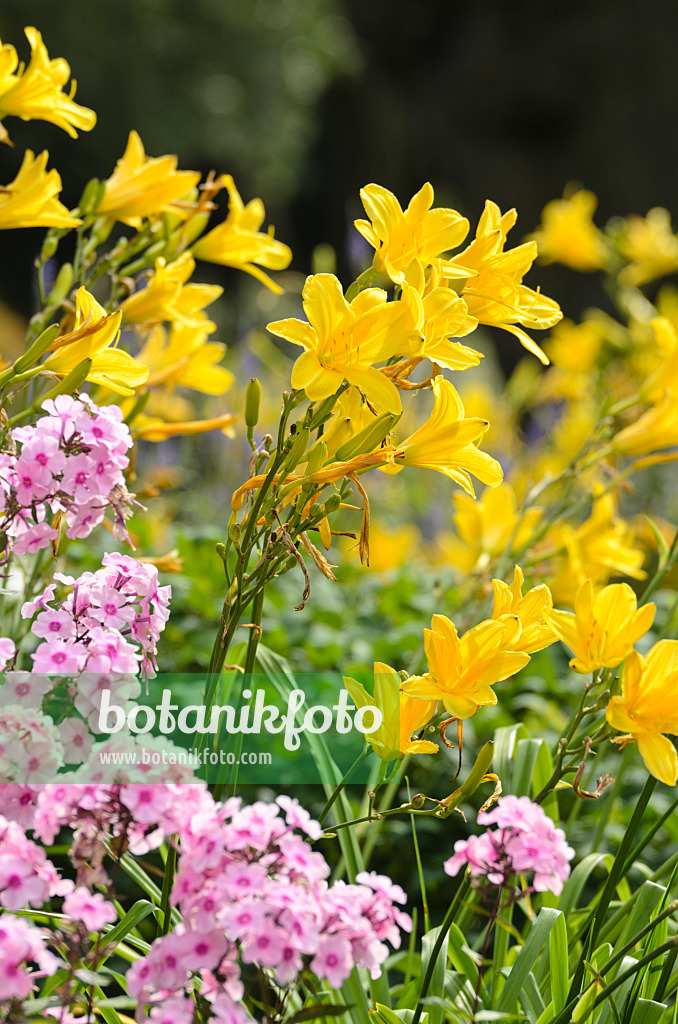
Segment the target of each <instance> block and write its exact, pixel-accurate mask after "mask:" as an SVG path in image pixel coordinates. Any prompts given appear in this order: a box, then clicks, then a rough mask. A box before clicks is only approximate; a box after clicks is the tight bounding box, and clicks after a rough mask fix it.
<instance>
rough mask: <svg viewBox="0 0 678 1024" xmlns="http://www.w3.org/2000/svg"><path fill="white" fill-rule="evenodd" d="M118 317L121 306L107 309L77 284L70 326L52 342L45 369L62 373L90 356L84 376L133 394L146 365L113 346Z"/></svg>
mask: <svg viewBox="0 0 678 1024" xmlns="http://www.w3.org/2000/svg"><path fill="white" fill-rule="evenodd" d="M120 317H121V313H120V310H117V311H116V312H115V313H107V312H106V310H105V309H104V308H103V307H102V306H100V305H99V303H98V302H97V300H96V299H95V298H94V296H93V295H90V293H89V292H88V291H87V290H86V288H85V287H84V286H82V287H81V288H79V289H78V291H77V293H76V297H75V323H74V325H73V329H72V330H71V331H69V332H68V333H67V334H62V335H60V336H59V337H58V338H57V339H56V340H55V341H54V342H53V343H52V345H51V346H50V351H51V352H52V354H51V355H50V356H48V358H47V359H46V360H45V362H44V363H43V364H42V365H43V367H44V369H45V370H50V371H51V372H52V373H58V374H61V375H63V376H64V377H65V376H66V374H68V373H70V372H71V370H73V369H75V367H76V366H77V365H78V363H80V362H82V360H83V359H91V360H92V368H91V370H90V372H89V375H88V377H87V380H89V381H92V383H93V384H101V385H102V386H103V387H106V388H110V389H111V391H115V392H117V394H119V395H131V394H133V393H134V389H135V388H138V387H140V386H141V385H142V384H143V383H144V382H145V381H146V379H147V378H148V367H147V366H143V365H142V364H141V363H139V362H137V360H136V359H133V358H132V356H131V355H129V353H128V352H124V351H123V350H122V349H118V348H114V347H113V346H114V345H115V344H116V342H117V339H118V336H119V334H120Z"/></svg>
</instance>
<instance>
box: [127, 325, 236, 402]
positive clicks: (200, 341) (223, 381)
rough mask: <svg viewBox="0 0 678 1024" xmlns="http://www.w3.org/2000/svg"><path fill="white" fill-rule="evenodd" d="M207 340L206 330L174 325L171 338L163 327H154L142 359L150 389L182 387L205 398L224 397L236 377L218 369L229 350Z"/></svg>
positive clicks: (141, 353) (142, 350) (220, 344)
mask: <svg viewBox="0 0 678 1024" xmlns="http://www.w3.org/2000/svg"><path fill="white" fill-rule="evenodd" d="M207 338H208V330H207V327H206V326H199V327H192V326H189V325H187V324H182V323H174V324H172V326H171V328H170V332H169V336H168V334H167V331H166V330H165V329H164V328H163V327H161V326H158V327H154V328H153V330H152V331H150V332H149V334H148V337H147V338H146V341H145V343H144V345H143V347H142V349H141V351H140V352H139V355H138V359H139V361H140V362H141V363H143V364H144V365H145V366H147V367H148V369H149V377H148V380H147V381H146V385H147V386H148V387H151V388H153V387H161V386H162V385H170V386H174V385H180V386H182V387H185V388H192V389H193V390H194V391H200V392H202V394H204V395H223V394H224V392H226V391H228V389H229V388H230V387H231V386H232V384H233V374H232V373H231V372H230V371H229V370H226V369H225V368H224V367H223V366H218V365H217V363H219V362H220V361H221V359H223V357H224V354H225V352H226V346H225V345H223V344H222V343H221V342H218V341H212V342H208V341H207Z"/></svg>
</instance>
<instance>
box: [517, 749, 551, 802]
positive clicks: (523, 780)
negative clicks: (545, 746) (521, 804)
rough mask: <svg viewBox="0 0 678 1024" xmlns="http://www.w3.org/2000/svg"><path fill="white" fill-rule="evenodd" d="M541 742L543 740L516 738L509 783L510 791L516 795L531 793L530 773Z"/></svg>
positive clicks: (528, 794) (535, 761)
mask: <svg viewBox="0 0 678 1024" xmlns="http://www.w3.org/2000/svg"><path fill="white" fill-rule="evenodd" d="M542 742H543V740H531V739H527V740H518V743H517V745H516V755H515V762H514V765H513V781H512V783H511V792H512V793H515V795H516V796H530V795H531V791H532V773H533V771H534V766H535V764H536V763H537V754H538V753H539V747H540V746H541V744H542Z"/></svg>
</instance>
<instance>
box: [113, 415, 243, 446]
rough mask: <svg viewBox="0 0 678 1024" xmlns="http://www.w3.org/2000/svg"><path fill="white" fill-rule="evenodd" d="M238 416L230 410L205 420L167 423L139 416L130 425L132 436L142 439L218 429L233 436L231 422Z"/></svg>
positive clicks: (163, 439) (156, 439) (161, 438)
mask: <svg viewBox="0 0 678 1024" xmlns="http://www.w3.org/2000/svg"><path fill="white" fill-rule="evenodd" d="M237 419H238V417H237V416H236V415H234V413H231V412H225V413H223V414H222V415H221V416H212V417H211V418H210V419H207V420H181V421H177V422H172V423H169V422H167V421H166V420H161V419H159V418H157V417H153V416H139V418H138V419H137V420H135V422H134V425H133V427H132V436H133V437H134V438H135V439H136V438H141V439H142V440H143V441H165V440H166V439H167V438H168V437H188V436H190V435H193V434H205V433H207V432H208V431H210V430H220V431H221V432H222V434H226V436H227V437H233V436H234V435H233V429H232V427H233V424H234V423H235V422H236V421H237Z"/></svg>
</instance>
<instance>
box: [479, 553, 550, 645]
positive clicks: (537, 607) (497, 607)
mask: <svg viewBox="0 0 678 1024" xmlns="http://www.w3.org/2000/svg"><path fill="white" fill-rule="evenodd" d="M523 582H524V576H523V570H522V569H521V568H520V566H518V565H516V566H514V568H513V582H512V583H511V585H510V586H509V585H508V584H506V583H503V582H502V580H492V588H493V590H494V607H493V608H492V618H493V619H497V620H498V621H499V622H504V621H506V620H505V616H513V617H515V616H517V617H518V620H519V622H520V629H521V632H520V636H519V637H518V638H517V639H515V640H512V642H511V650H513V651H523V652H524V653H525V654H534V653H535V651H542V650H543V649H544V648H545V647H549V646H550V645H551V644H553V643H555V641H556V637H555V634H554V632H553V629H552V628H551V626H550V625H549V620H548V618H547V612H550V611H551V609H552V608H553V598H552V597H551V591H550V590H549V588H548V587H547V586H546V585H545V584H543V583H542V584H541V585H540V586H538V587H533V588H532V590H528V592H527V593H526V594H525V596H523Z"/></svg>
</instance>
